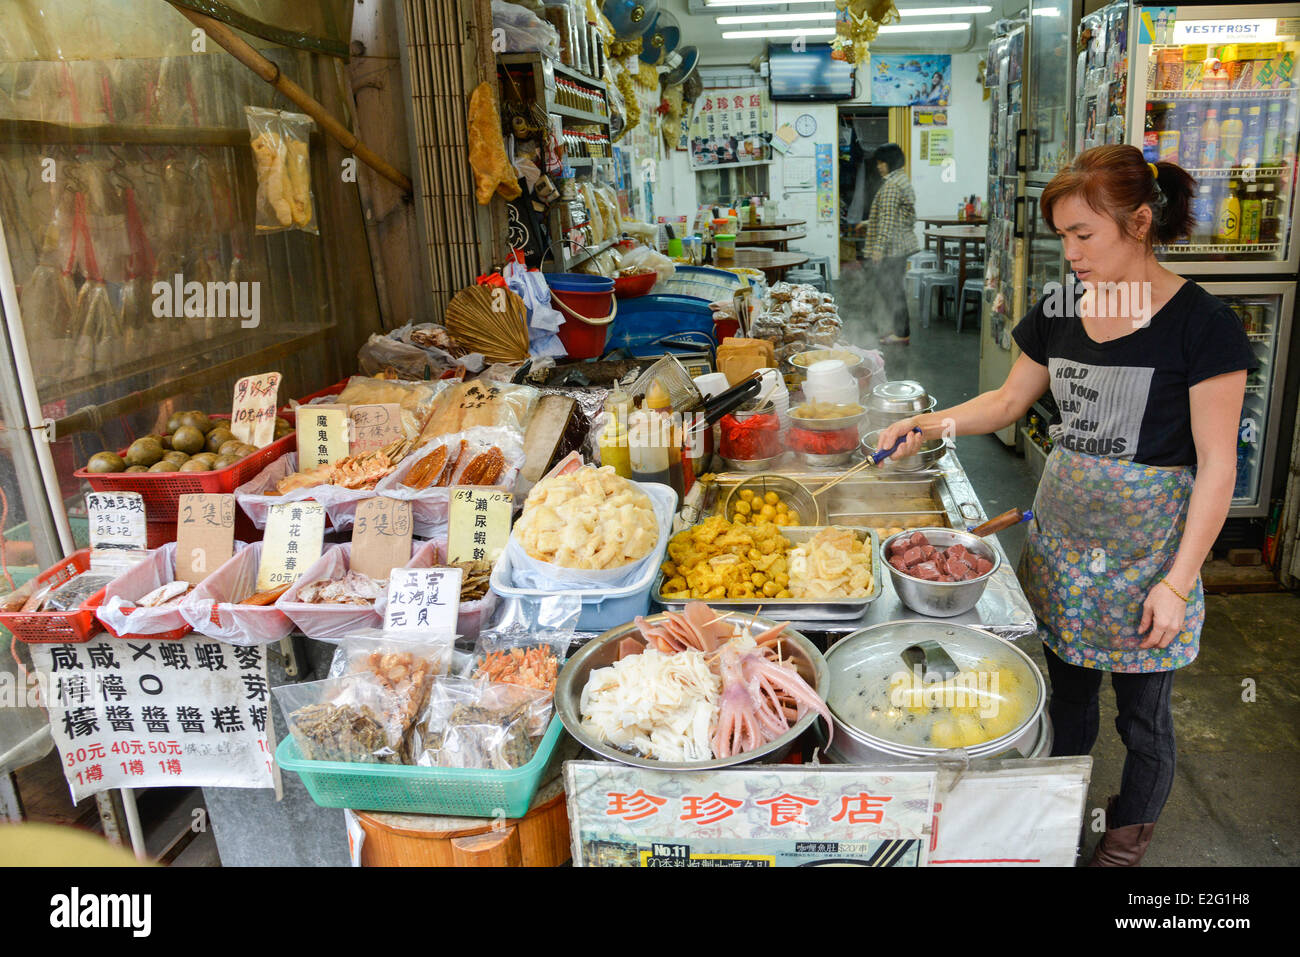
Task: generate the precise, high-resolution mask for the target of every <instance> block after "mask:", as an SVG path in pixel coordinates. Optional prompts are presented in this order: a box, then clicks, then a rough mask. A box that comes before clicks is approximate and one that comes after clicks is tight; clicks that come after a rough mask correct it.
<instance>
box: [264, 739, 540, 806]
mask: <svg viewBox="0 0 1300 957" xmlns="http://www.w3.org/2000/svg"><path fill="white" fill-rule="evenodd" d="M563 736H564V725H563V724H561V723H560V719H559V717H558V716H556V715H552V716H551V723H550V724H548V725H547V726H546V733H545V734H544V735H543V736H542V740H541V741H540V742H539V743H538V745H537V753H536V754H534V755H533V758H532V760H531V761H529V762H528V763H527V764H525V765H524V766H523V767H522V768H512V769H510V770H508V771H483V770H479V769H477V768H420V767H412V766H408V765H404V764H349V763H345V762H342V761H308V760H307V759H306V758H304V757H303V756H302V752H300V751H299V750H298V744H297V742H296V741H294V740H293V735H287V736H286V737H285V739H284V740H283V741H281V742H280V746H279V747H278V748H276V749H275V760H276V762H277V763H278V764H279V765H280V767H282V768H284V769H285V770H286V771H292V772H294V773H295V774H297V775H298V776H299V777H300V778H302V783H303V784H304V785H305V786H306V788H307V793H308V794H310V795H311V799H312V800H313V801H315V802H316V803H317V804H319V805H320V806H321V807H346V808H352V809H353V810H356V811H391V812H393V813H396V814H445V815H448V816H451V817H497V816H498V815H499V814H501V813H504V814H505V815H506V817H523V816H524V815H525V814H527V813H528V808H529V806H530V805H531V804H532V803H533V796H534V795H535V794H536V793H537V789H538V787H540V786H541V783H542V780H543V778H544V776H545V773H546V770H547V768H548V767H549V766H550V763H551V758H552V757H553V756H554V755H555V749H556V747H557V746H558V745H559V743H560V739H561V738H562V737H563Z"/></svg>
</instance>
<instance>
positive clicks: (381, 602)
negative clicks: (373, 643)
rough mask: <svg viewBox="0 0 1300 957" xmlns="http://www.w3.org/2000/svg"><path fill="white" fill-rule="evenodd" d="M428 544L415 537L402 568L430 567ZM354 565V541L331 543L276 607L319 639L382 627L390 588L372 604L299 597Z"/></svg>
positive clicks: (341, 575) (325, 639)
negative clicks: (320, 601)
mask: <svg viewBox="0 0 1300 957" xmlns="http://www.w3.org/2000/svg"><path fill="white" fill-rule="evenodd" d="M428 544H429V543H426V542H420V541H415V540H412V542H411V557H410V559H409V560H408V561H407V563H406V564H405V565H403V566H402V567H403V568H428V567H429V566H431V565H432V564H434V562H433V558H434V556H433V555H432V554H430V553H429V548H428ZM351 568H352V543H351V542H344V543H342V544H340V545H330V546H329V547H328V548H326V549H325V551H324V552H323V553H322V554H321V557H320V558H319V559H317V560H316V561H315V562H314V563H313V564H312V565H311V566H310V567H309V568H307V570H306V571H304V572H303V573H302V577H301V578H299V579H298V580H297V581H296V582H294V583H293V585H292V586H290V588H289V590H288V591H287V592H285V593H284V594H283V595H281V596H280V597H279V598H278V599H277V600H276V602H275V607H277V608H279V609H280V610H281V611H282V612H284V613H285V614H286V615H288V616H289V618H290V620H291V621H292V622H293V623H294V624H295V625H296V626H297V627H298V630H299V631H301V632H302V633H303V634H304V635H306V636H307V637H308V638H315V639H316V640H318V641H338V640H339V639H341V638H343V637H345V636H346V635H349V634H352V633H353V632H356V631H358V630H361V629H364V628H380V627H382V626H383V623H384V611H385V609H386V608H387V607H388V595H387V592H385V594H383V595H381V596H380V597H379V598H378V600H376V601H375V603H374V604H373V605H344V604H330V603H323V604H316V603H312V602H304V601H299V600H298V595H299V593H300V592H301V591H302V589H303V587H304V586H306V585H308V584H310V583H311V582H316V581H338V580H339V579H340V578H343V577H344V576H345V575H347V573H348V572H349V571H350V570H351Z"/></svg>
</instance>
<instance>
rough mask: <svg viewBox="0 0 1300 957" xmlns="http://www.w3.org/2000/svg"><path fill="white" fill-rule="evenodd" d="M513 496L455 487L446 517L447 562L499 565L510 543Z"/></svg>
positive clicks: (481, 489)
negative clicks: (507, 544)
mask: <svg viewBox="0 0 1300 957" xmlns="http://www.w3.org/2000/svg"><path fill="white" fill-rule="evenodd" d="M513 507H514V496H513V495H511V494H510V493H509V492H501V491H496V490H493V489H484V488H470V487H462V486H456V487H455V488H453V489H452V492H451V504H450V507H449V509H448V518H447V561H449V562H493V563H494V562H496V560H497V559H498V558H500V557H501V553H502V552H503V551H505V548H506V543H507V542H508V541H509V540H510V513H511V510H512V509H513Z"/></svg>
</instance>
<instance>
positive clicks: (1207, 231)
mask: <svg viewBox="0 0 1300 957" xmlns="http://www.w3.org/2000/svg"><path fill="white" fill-rule="evenodd" d="M1214 214H1215V205H1214V189H1213V188H1212V187H1211V186H1210V184H1209V183H1206V182H1202V183H1201V185H1200V186H1198V187H1197V189H1196V198H1195V199H1194V200H1192V218H1193V219H1195V220H1196V223H1195V224H1194V225H1193V226H1192V242H1194V243H1212V242H1214Z"/></svg>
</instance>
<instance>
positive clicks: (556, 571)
mask: <svg viewBox="0 0 1300 957" xmlns="http://www.w3.org/2000/svg"><path fill="white" fill-rule="evenodd" d="M635 484H636V485H637V486H638V487H639V488H640V489H641V491H643V492H645V493H646V495H648V496H649V497H650V504H651V505H652V506H653V507H654V512H655V519H656V521H657V523H658V526H659V538H658V539H656V540H655V547H654V548H651V549H650V551H649V552H648V553H647V554H646V556H645V557H644V558H642V559H641V560H640V561H637V562H633V563H632V564H630V565H624V566H623V567H622V568H562V567H560V566H559V565H555V564H552V563H551V562H543V561H539V560H538V559H536V558H533V557H531V556H530V555H529V554H528V553H527V552H526V551H525V550H524V546H523V545H521V544H520V542H519V538H518V536H517V535H515V534H514V533H513V532H512V533H511V535H510V542H509V544H507V545H506V556H507V557H508V558H509V560H510V571H511V578H512V581H511V582H510V585H511V586H512V587H514V588H542V589H556V590H565V589H571V590H578V589H591V588H619V587H621V586H623V585H630V584H632V583H633V582H634V581H636V580H637V579H638V578H640V577H641V575H642V574H644V572H645V568H646V565H647V563H649V562H653V561H654V560H655V557H656V556H657V555H658V554H659V553H660V550H659V545H660V544H662V543H663V542H664V541H665V540H666V539H667V538H668V537H669V536H670V535H671V534H672V527H673V516H674V515H675V514H676V513H677V493H676V492H674V491H673V490H672V489H671V488H670V487H669V486H667V485H659V484H657V483H655V482H637V483H635ZM515 527H516V529H517V528H518V525H516V526H515Z"/></svg>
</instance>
